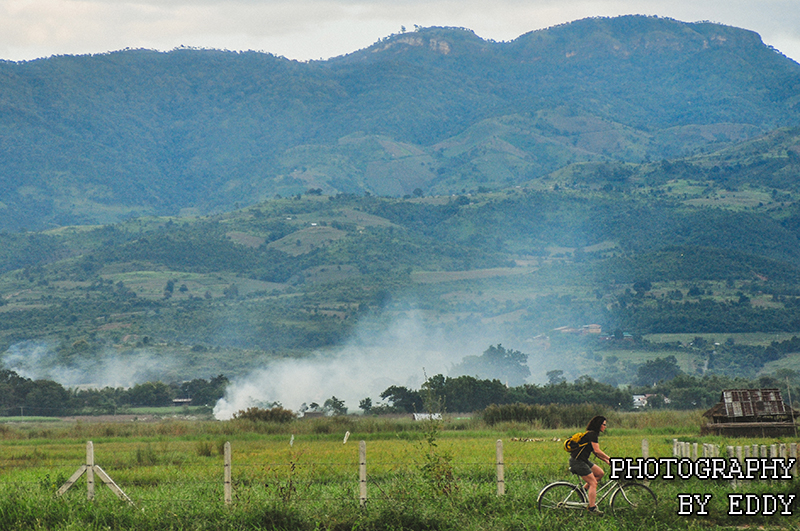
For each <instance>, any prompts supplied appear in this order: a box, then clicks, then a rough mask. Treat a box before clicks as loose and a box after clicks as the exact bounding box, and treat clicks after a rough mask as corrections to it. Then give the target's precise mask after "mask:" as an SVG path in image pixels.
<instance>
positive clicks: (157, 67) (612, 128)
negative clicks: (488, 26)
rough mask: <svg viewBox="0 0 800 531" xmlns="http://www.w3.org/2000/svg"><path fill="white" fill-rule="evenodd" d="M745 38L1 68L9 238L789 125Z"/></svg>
mask: <svg viewBox="0 0 800 531" xmlns="http://www.w3.org/2000/svg"><path fill="white" fill-rule="evenodd" d="M799 88H800V65H798V64H797V63H795V62H793V61H791V60H790V59H788V58H786V57H784V56H783V55H781V54H780V53H779V52H777V51H776V50H774V49H771V48H769V47H768V46H765V45H764V44H763V43H762V42H761V39H760V38H759V36H758V35H757V34H755V33H753V32H750V31H746V30H742V29H738V28H732V27H727V26H721V25H718V24H711V23H694V24H687V23H682V22H678V21H675V20H671V19H662V18H655V17H641V16H627V17H619V18H611V19H602V18H596V19H586V20H580V21H576V22H573V23H571V24H565V25H562V26H557V27H553V28H549V29H546V30H541V31H535V32H531V33H528V34H525V35H522V36H520V37H519V38H517V39H515V40H514V41H511V42H502V43H498V42H491V41H484V40H482V39H480V38H478V37H477V36H476V35H475V34H474V33H472V32H471V31H469V30H465V29H459V28H422V29H419V30H418V31H415V32H413V33H401V34H395V35H391V36H389V37H387V38H385V39H382V40H381V41H380V42H378V43H375V44H374V45H373V46H371V47H369V48H366V49H364V50H359V51H357V52H354V53H352V54H349V55H345V56H342V57H337V58H333V59H330V60H327V61H318V62H308V63H300V62H295V61H289V60H286V59H284V58H280V57H275V56H273V55H269V54H263V53H255V52H247V53H234V52H223V51H216V50H197V49H177V50H173V51H172V52H168V53H159V52H154V51H148V50H125V51H120V52H114V53H108V54H100V55H92V56H56V57H50V58H47V59H40V60H36V61H30V62H22V63H14V62H3V63H0V228H3V229H6V230H19V229H22V228H27V229H41V228H48V227H54V226H64V225H74V224H95V223H110V222H115V221H119V220H123V219H129V218H133V217H137V216H141V215H178V214H183V215H187V214H206V213H214V212H223V211H226V210H230V209H232V208H234V207H236V206H237V205H238V206H242V205H249V204H254V203H256V202H257V201H260V200H264V199H268V198H272V197H274V196H275V195H276V194H279V195H282V196H292V195H296V194H298V193H303V192H305V191H307V190H309V189H312V190H316V189H318V190H320V191H321V192H323V193H325V194H336V193H357V194H363V193H365V192H369V193H371V194H373V195H381V196H397V197H399V196H405V195H412V194H414V192H417V193H419V192H423V193H425V194H426V195H431V194H452V193H461V192H462V191H467V190H477V189H479V188H483V189H491V188H501V187H507V186H515V185H522V184H523V183H527V182H530V181H531V180H535V179H540V178H543V177H545V176H547V175H549V174H551V173H552V172H554V171H556V170H559V169H563V168H565V167H568V166H569V165H570V164H573V163H579V162H608V161H618V162H631V163H641V162H646V161H649V160H662V159H672V158H676V157H682V156H685V155H687V154H691V153H698V150H704V151H706V152H709V151H718V150H719V149H720V148H724V147H727V146H732V145H734V144H736V143H738V142H742V141H746V140H750V139H753V138H756V137H758V136H760V135H763V134H766V133H768V132H770V131H772V130H775V129H776V128H779V127H795V126H798V125H800V107H799V106H798V102H799V101H800V100H799V99H798V98H799V97H798V96H797V94H800V90H798V89H799Z"/></svg>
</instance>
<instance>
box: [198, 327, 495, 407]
mask: <svg viewBox="0 0 800 531" xmlns="http://www.w3.org/2000/svg"><path fill="white" fill-rule="evenodd" d="M490 342H491V339H486V338H485V337H483V334H480V333H479V332H478V331H477V330H473V334H471V335H470V337H467V336H466V335H460V336H459V337H458V338H453V337H451V336H449V335H448V334H446V333H445V332H444V331H442V330H441V329H438V328H431V327H427V326H425V323H424V320H423V317H422V315H421V314H419V313H413V314H410V315H406V316H403V317H401V318H399V319H398V320H396V321H395V322H393V323H392V324H391V325H389V326H388V327H387V328H386V329H385V330H383V331H381V332H379V333H377V334H370V333H367V332H366V331H363V332H361V333H359V334H358V335H357V336H356V337H355V338H354V339H353V340H352V341H350V342H349V343H348V344H347V345H346V346H344V347H342V348H340V349H338V350H336V351H334V352H332V353H327V354H325V355H323V354H321V353H320V354H317V355H316V356H314V357H312V358H304V359H294V360H281V361H278V362H275V363H271V364H269V365H268V366H265V367H264V368H263V369H260V370H256V371H254V372H253V373H252V374H250V375H248V376H246V377H244V378H240V379H238V380H235V381H233V382H231V385H229V386H228V391H227V393H226V395H225V397H224V398H223V399H222V400H220V401H219V402H218V403H217V405H216V407H215V408H214V415H215V417H216V418H218V419H221V420H224V419H229V418H231V416H232V415H233V414H234V413H236V412H237V411H241V410H244V409H247V408H248V407H253V406H256V407H268V406H270V405H271V404H272V403H274V402H279V403H280V404H281V405H282V406H283V407H286V408H288V409H292V410H294V411H297V410H298V409H299V408H300V407H301V406H302V404H304V403H305V404H310V403H312V402H316V403H317V404H319V405H322V404H323V403H324V402H325V400H327V399H329V398H331V397H332V396H336V398H338V399H340V400H344V402H345V404H346V406H347V407H348V409H349V410H350V411H355V410H357V408H358V403H359V402H360V401H361V400H362V399H363V398H365V397H370V398H371V399H372V402H373V404H378V403H380V394H381V393H382V392H383V391H385V390H386V388H387V387H389V386H392V385H400V386H405V387H408V388H414V389H418V388H419V386H420V385H421V384H422V383H423V382H424V381H425V375H426V374H427V375H428V376H433V375H435V374H439V373H441V374H445V375H446V374H448V370H449V368H450V367H451V366H452V365H454V364H455V363H457V362H459V361H461V359H462V358H463V357H464V356H465V355H468V354H480V353H481V352H482V351H483V350H484V349H485V348H486V347H487V346H488V345H489V343H490Z"/></svg>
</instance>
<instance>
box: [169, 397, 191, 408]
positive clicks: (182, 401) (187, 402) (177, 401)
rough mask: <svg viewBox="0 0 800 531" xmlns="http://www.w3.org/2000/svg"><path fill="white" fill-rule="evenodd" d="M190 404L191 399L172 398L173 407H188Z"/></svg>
mask: <svg viewBox="0 0 800 531" xmlns="http://www.w3.org/2000/svg"><path fill="white" fill-rule="evenodd" d="M191 404H192V399H191V398H173V399H172V405H173V406H190V405H191Z"/></svg>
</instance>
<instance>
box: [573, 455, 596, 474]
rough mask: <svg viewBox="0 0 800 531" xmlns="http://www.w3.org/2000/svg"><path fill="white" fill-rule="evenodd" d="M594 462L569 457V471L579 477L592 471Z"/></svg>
mask: <svg viewBox="0 0 800 531" xmlns="http://www.w3.org/2000/svg"><path fill="white" fill-rule="evenodd" d="M593 466H594V463H592V462H591V461H584V460H583V459H573V458H572V457H570V458H569V471H570V472H572V473H573V474H576V475H578V476H580V477H583V476H588V475H589V474H591V473H592V467H593Z"/></svg>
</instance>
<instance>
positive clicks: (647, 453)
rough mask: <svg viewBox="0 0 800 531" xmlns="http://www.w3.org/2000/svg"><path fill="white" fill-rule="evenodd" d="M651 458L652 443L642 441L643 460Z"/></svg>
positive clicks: (645, 440)
mask: <svg viewBox="0 0 800 531" xmlns="http://www.w3.org/2000/svg"><path fill="white" fill-rule="evenodd" d="M648 457H650V443H649V442H647V439H642V458H643V459H647V458H648Z"/></svg>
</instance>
